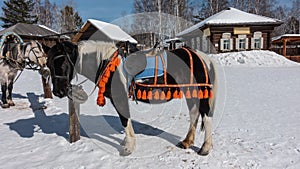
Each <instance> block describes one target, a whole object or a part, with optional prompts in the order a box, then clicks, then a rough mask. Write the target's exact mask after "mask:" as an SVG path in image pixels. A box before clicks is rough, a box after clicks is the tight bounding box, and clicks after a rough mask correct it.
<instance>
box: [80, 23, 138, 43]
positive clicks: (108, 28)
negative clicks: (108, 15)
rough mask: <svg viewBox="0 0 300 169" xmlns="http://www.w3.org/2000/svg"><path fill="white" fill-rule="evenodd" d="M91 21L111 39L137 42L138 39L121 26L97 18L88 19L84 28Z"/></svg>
mask: <svg viewBox="0 0 300 169" xmlns="http://www.w3.org/2000/svg"><path fill="white" fill-rule="evenodd" d="M88 22H90V23H91V24H92V25H94V26H95V27H96V28H97V29H99V30H100V31H102V32H103V33H104V34H105V35H107V36H108V37H109V38H110V39H112V40H117V41H123V42H125V41H129V42H131V43H135V44H136V43H137V41H136V40H135V39H134V38H132V37H131V36H130V35H129V34H127V33H126V32H124V31H123V30H122V29H121V28H120V27H119V26H117V25H114V24H111V23H107V22H103V21H99V20H96V19H88V20H87V22H86V23H85V24H84V25H83V26H82V28H83V27H84V26H85V25H86V24H87V23H88Z"/></svg>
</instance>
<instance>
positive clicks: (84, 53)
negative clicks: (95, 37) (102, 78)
mask: <svg viewBox="0 0 300 169" xmlns="http://www.w3.org/2000/svg"><path fill="white" fill-rule="evenodd" d="M115 50H116V47H114V45H112V44H111V43H103V42H94V41H92V42H91V43H90V42H81V43H79V45H78V54H79V56H78V59H77V62H76V65H75V69H76V71H77V73H79V74H81V75H83V76H85V77H87V78H88V79H89V80H91V81H93V82H95V79H96V74H97V70H98V68H99V66H100V65H101V64H102V63H103V60H106V59H108V58H109V57H110V56H112V54H113V53H114V52H115Z"/></svg>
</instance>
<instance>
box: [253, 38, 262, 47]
mask: <svg viewBox="0 0 300 169" xmlns="http://www.w3.org/2000/svg"><path fill="white" fill-rule="evenodd" d="M260 47H261V39H254V49H260Z"/></svg>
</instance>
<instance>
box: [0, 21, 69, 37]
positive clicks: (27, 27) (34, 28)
mask: <svg viewBox="0 0 300 169" xmlns="http://www.w3.org/2000/svg"><path fill="white" fill-rule="evenodd" d="M6 32H14V33H16V34H18V35H20V36H32V37H46V36H50V35H58V34H59V33H58V32H56V31H54V30H52V29H50V28H48V27H47V26H44V25H37V24H26V23H17V24H15V25H13V26H11V27H9V28H6V29H3V30H1V31H0V36H1V35H3V34H5V33H6ZM64 37H65V38H69V37H66V36H64Z"/></svg>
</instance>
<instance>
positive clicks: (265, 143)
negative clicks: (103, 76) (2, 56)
mask: <svg viewBox="0 0 300 169" xmlns="http://www.w3.org/2000/svg"><path fill="white" fill-rule="evenodd" d="M248 53H250V54H251V55H247V54H248ZM243 55H246V56H243ZM252 55H253V57H254V58H255V59H254V60H252V59H251V57H250V56H252ZM240 56H243V58H244V60H245V63H243V64H240V62H237V61H236V60H234V59H233V58H234V57H240ZM222 57H223V58H224V59H220V58H222ZM269 57H270V58H271V59H270V58H269ZM213 58H216V60H217V61H218V59H217V58H219V62H218V63H219V66H218V70H219V86H220V90H219V92H218V95H217V98H218V99H219V101H221V102H218V103H219V104H218V107H217V110H218V111H217V112H216V113H215V115H214V120H213V123H214V125H213V126H214V128H213V129H214V130H213V144H214V147H213V151H212V152H211V153H210V154H209V155H208V156H205V157H203V156H199V155H197V154H196V153H195V151H198V150H199V147H200V146H201V144H202V141H203V135H204V134H203V133H201V132H200V131H199V128H198V130H197V135H196V141H195V146H194V147H192V148H191V149H187V150H183V149H179V148H177V147H176V146H175V144H176V143H177V142H178V141H179V140H182V139H183V137H184V135H185V134H186V132H187V129H188V112H187V107H186V105H185V104H184V100H173V101H171V102H169V103H166V104H161V105H147V104H142V103H139V104H138V105H136V104H135V103H134V102H132V101H130V105H131V111H132V119H134V120H135V121H134V122H133V125H134V128H135V131H136V136H137V147H136V150H135V151H134V153H133V154H132V155H131V156H128V157H120V156H119V150H120V148H121V146H120V143H121V141H122V139H123V137H124V133H123V129H122V127H121V123H120V121H119V119H118V118H117V114H116V112H115V110H114V109H113V108H112V105H111V104H110V103H109V102H107V105H106V106H105V107H97V106H96V101H95V100H96V95H95V94H96V93H93V94H92V96H90V98H89V100H88V101H87V102H86V103H85V104H83V105H81V117H80V120H81V124H82V137H81V140H80V141H78V142H75V143H72V144H70V143H69V142H68V105H67V102H68V101H67V99H65V98H64V99H59V98H57V97H55V98H54V99H44V98H43V95H42V93H43V92H42V85H41V79H40V76H39V75H38V73H37V72H33V71H27V70H26V71H24V72H23V74H22V75H21V77H20V78H19V80H18V81H17V82H16V84H15V86H14V87H15V88H14V90H13V93H14V94H13V98H14V101H15V103H16V106H15V107H11V108H9V109H0V115H1V118H0V135H1V144H0V149H1V151H0V164H1V167H0V168H6V169H10V168H14V169H15V168H37V169H44V168H46V169H68V168H79V169H94V168H97V169H98V168H105V169H106V168H201V169H211V168H217V169H218V168H220V169H221V168H250V169H254V168H272V169H277V168H278V169H282V168H288V169H297V168H299V167H300V132H299V128H300V123H299V120H300V104H299V99H300V96H299V94H297V93H300V78H299V74H300V66H299V65H298V64H292V63H291V62H290V61H288V60H286V59H284V58H282V56H279V55H275V54H274V53H273V54H272V52H266V51H254V52H252V53H251V52H240V53H228V54H220V55H216V56H213ZM227 58H231V59H227ZM225 60H227V62H226V61H225ZM270 60H271V61H272V62H270ZM250 61H251V62H250ZM263 61H265V62H266V64H261V63H262V62H263ZM222 63H226V66H222ZM247 65H248V66H247ZM81 78H82V77H80V79H81ZM79 81H80V80H79ZM74 83H75V82H74ZM84 89H85V90H86V91H87V92H88V93H89V92H91V91H92V89H93V84H92V83H91V82H89V81H88V82H86V83H85V84H84ZM45 107H46V109H43V108H45ZM83 131H85V132H83Z"/></svg>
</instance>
